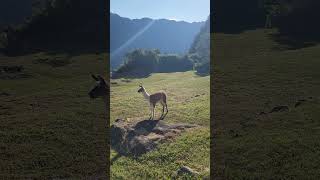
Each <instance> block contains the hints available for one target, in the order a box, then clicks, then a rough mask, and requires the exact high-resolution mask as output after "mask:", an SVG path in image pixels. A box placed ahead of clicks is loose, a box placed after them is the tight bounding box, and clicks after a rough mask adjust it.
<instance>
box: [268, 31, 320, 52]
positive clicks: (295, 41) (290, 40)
mask: <svg viewBox="0 0 320 180" xmlns="http://www.w3.org/2000/svg"><path fill="white" fill-rule="evenodd" d="M270 37H271V38H272V39H273V40H274V41H275V42H277V43H279V44H280V45H284V46H285V47H286V48H284V50H298V49H302V48H307V47H312V46H315V45H317V44H318V42H315V41H310V40H309V39H308V38H304V37H292V36H290V35H286V34H281V33H277V34H271V35H270Z"/></svg>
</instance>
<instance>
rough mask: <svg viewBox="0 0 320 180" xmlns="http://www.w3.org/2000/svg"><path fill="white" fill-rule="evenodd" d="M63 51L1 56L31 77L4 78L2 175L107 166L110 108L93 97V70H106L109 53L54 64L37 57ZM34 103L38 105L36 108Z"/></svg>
mask: <svg viewBox="0 0 320 180" xmlns="http://www.w3.org/2000/svg"><path fill="white" fill-rule="evenodd" d="M53 56H62V57H65V55H63V54H58V55H53V54H51V55H50V54H45V53H39V54H32V55H26V56H21V57H14V58H13V57H5V56H2V55H0V65H23V66H24V68H25V73H26V74H28V75H31V77H30V78H25V79H16V80H4V79H0V93H1V92H8V93H10V94H11V95H10V96H8V97H6V96H1V97H0V98H1V101H0V114H1V116H0V136H1V139H0V149H1V150H0V178H1V179H2V178H4V179H6V178H14V177H15V178H26V177H28V178H41V179H44V178H67V177H73V178H80V177H86V176H94V175H95V174H97V173H99V172H101V168H102V169H103V168H105V167H106V164H105V148H106V144H105V122H106V121H105V119H104V117H105V107H104V103H103V102H102V101H101V100H97V101H92V100H90V99H89V97H88V95H87V93H88V90H89V89H90V88H91V87H92V85H93V84H94V81H93V80H92V79H91V77H90V76H89V73H90V72H96V73H101V74H103V73H104V72H105V69H106V61H105V57H106V54H99V55H97V54H83V55H79V56H73V57H70V58H71V59H70V62H71V64H69V65H66V66H63V67H57V68H53V67H51V66H49V65H47V64H41V63H40V64H36V63H34V62H35V60H36V59H39V57H41V58H45V57H48V58H53ZM30 104H36V106H35V107H34V108H32V106H31V105H30Z"/></svg>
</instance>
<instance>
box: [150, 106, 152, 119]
mask: <svg viewBox="0 0 320 180" xmlns="http://www.w3.org/2000/svg"><path fill="white" fill-rule="evenodd" d="M151 118H152V106H151V105H150V117H149V120H151Z"/></svg>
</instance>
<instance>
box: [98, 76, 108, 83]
mask: <svg viewBox="0 0 320 180" xmlns="http://www.w3.org/2000/svg"><path fill="white" fill-rule="evenodd" d="M98 80H99V81H100V82H101V83H103V84H107V83H106V81H105V80H104V78H103V77H101V76H100V75H98Z"/></svg>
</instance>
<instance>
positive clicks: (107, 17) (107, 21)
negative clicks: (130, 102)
mask: <svg viewBox="0 0 320 180" xmlns="http://www.w3.org/2000/svg"><path fill="white" fill-rule="evenodd" d="M105 3H106V4H105V7H106V9H105V23H104V24H105V32H106V33H105V37H104V39H105V40H106V41H105V45H106V52H107V56H106V61H107V64H108V66H107V67H106V69H107V70H106V76H105V77H107V81H108V82H109V84H110V0H105ZM108 94H109V96H108V98H107V106H106V110H107V113H106V128H107V131H106V132H107V134H106V144H107V146H106V162H107V164H106V174H107V176H106V177H107V179H110V177H111V175H110V172H111V170H110V137H111V134H110V86H109V93H108Z"/></svg>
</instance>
